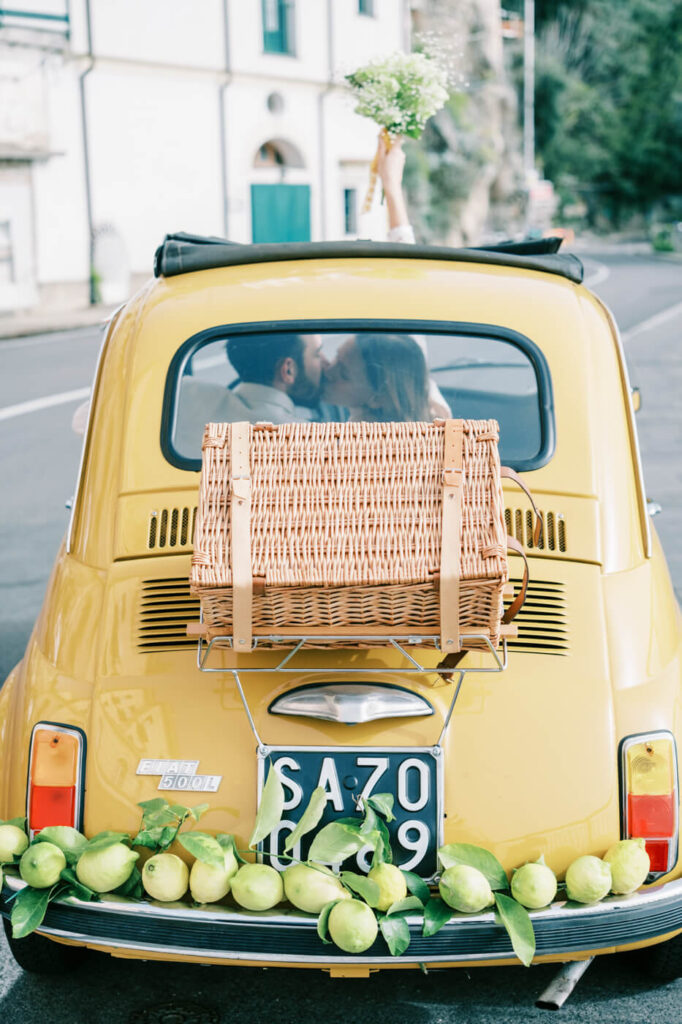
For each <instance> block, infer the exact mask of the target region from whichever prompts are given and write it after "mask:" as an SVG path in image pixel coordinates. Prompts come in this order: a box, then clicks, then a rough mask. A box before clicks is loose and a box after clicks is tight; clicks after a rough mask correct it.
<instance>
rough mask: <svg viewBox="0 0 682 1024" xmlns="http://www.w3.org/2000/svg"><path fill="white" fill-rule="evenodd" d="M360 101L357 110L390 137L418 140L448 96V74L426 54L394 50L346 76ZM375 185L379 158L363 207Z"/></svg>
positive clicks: (352, 91) (374, 167) (370, 196)
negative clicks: (403, 136) (387, 55)
mask: <svg viewBox="0 0 682 1024" xmlns="http://www.w3.org/2000/svg"><path fill="white" fill-rule="evenodd" d="M346 80H347V82H348V84H349V86H350V90H351V93H352V94H353V96H354V98H355V99H356V101H357V105H356V107H355V112H356V113H357V114H361V115H362V116H363V117H370V118H371V119H372V120H373V121H374V122H375V123H376V124H378V125H379V127H380V128H382V129H383V131H384V138H385V141H386V144H387V145H389V146H390V140H391V138H392V137H393V138H395V137H396V136H398V135H407V136H408V137H409V138H411V139H418V138H419V136H420V135H421V133H422V131H423V130H424V126H425V125H426V122H427V121H428V120H429V118H430V117H433V115H434V114H435V113H437V111H439V110H440V109H441V107H442V106H443V105H444V103H445V101H446V100H447V98H448V89H447V83H448V76H447V72H446V71H445V69H444V68H443V67H441V65H440V64H439V63H438V62H437V61H436V60H434V59H433V58H431V57H429V56H428V55H427V54H425V53H394V54H391V56H390V57H385V58H384V59H382V60H374V61H371V62H370V63H369V64H366V65H365V66H364V67H362V68H358V70H357V71H354V72H353V73H352V74H350V75H346ZM375 184H376V157H375V158H374V160H373V161H372V168H371V172H370V186H369V191H368V193H367V199H366V200H365V206H364V210H365V211H367V210H368V209H369V207H370V206H371V203H372V197H373V195H374V186H375Z"/></svg>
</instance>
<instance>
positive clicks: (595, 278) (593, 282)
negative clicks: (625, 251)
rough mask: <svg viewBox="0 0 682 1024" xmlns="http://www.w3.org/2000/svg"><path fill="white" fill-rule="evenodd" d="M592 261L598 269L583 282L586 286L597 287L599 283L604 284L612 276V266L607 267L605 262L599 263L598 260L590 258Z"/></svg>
mask: <svg viewBox="0 0 682 1024" xmlns="http://www.w3.org/2000/svg"><path fill="white" fill-rule="evenodd" d="M590 263H593V264H594V266H595V267H596V268H597V269H596V270H595V272H594V273H593V274H590V276H589V277H586V278H585V280H584V281H583V284H584V285H585V287H586V288H596V287H597V285H598V284H602V282H604V281H606V279H607V278H609V277H610V276H611V268H610V267H607V266H606V264H605V263H597V261H596V260H590Z"/></svg>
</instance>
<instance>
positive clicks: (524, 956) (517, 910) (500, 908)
mask: <svg viewBox="0 0 682 1024" xmlns="http://www.w3.org/2000/svg"><path fill="white" fill-rule="evenodd" d="M495 903H496V906H497V911H496V914H495V917H496V918H497V923H498V924H501V925H503V927H505V928H506V929H507V934H508V935H509V938H510V939H511V944H512V946H513V948H514V952H515V953H516V955H517V957H518V958H519V960H520V961H521V963H522V964H524V965H525V966H526V967H530V965H531V962H532V960H533V956H534V955H535V932H534V931H533V922H532V921H531V919H530V915H529V913H528V911H527V910H526V908H525V907H522V906H521V904H520V903H517V901H516V900H514V899H512V898H511V896H504V895H503V894H502V893H499V892H496V893H495Z"/></svg>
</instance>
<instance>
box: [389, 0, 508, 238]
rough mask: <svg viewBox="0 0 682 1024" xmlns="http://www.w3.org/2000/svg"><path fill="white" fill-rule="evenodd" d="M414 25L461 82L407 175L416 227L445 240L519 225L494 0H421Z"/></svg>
mask: <svg viewBox="0 0 682 1024" xmlns="http://www.w3.org/2000/svg"><path fill="white" fill-rule="evenodd" d="M413 31H414V36H415V39H416V41H417V42H418V40H419V38H420V36H424V35H425V36H426V37H427V39H428V40H429V41H431V42H432V41H434V40H435V43H436V46H437V47H442V49H443V50H444V51H445V53H446V55H448V56H449V61H450V63H451V65H452V66H453V69H454V71H455V73H456V77H457V78H459V79H460V83H461V84H460V86H459V87H457V86H456V87H455V92H454V95H453V99H452V101H451V103H450V104H449V105H448V107H447V108H446V109H444V110H443V111H441V112H440V113H439V114H438V115H437V116H436V118H434V121H433V123H432V124H431V125H430V126H429V128H428V130H427V132H426V133H425V135H424V137H423V140H422V143H421V147H422V148H423V149H424V153H423V154H420V155H419V156H418V157H417V158H416V161H417V163H418V164H419V166H420V171H419V172H415V171H414V167H413V171H412V174H411V176H409V177H408V180H407V185H408V192H409V193H410V197H411V199H412V201H413V204H414V205H415V206H416V207H417V211H416V215H415V221H416V226H417V229H418V231H420V232H421V233H422V234H423V235H428V236H430V240H433V241H438V242H443V243H446V244H449V245H461V244H465V245H472V244H473V245H475V244H477V243H480V242H484V241H487V240H491V239H493V238H496V237H501V236H503V235H504V236H509V235H512V234H514V233H515V232H517V231H519V230H521V228H522V224H523V164H522V156H521V135H520V130H519V127H518V111H517V99H516V92H515V89H514V87H513V86H512V84H511V82H510V80H509V75H508V72H507V70H506V63H507V60H506V55H505V52H504V46H505V45H507V44H506V43H505V42H504V40H503V37H502V15H501V10H500V3H499V0H422V2H421V4H420V5H419V7H418V8H417V9H416V10H415V11H414V12H413ZM425 173H426V174H427V175H428V178H429V180H428V187H425V186H426V184H427V183H424V182H422V183H421V186H420V184H419V177H420V175H421V176H423V175H424V174H425ZM433 204H437V206H438V210H436V209H434V208H433ZM429 205H431V209H430V210H429V209H428V206H429Z"/></svg>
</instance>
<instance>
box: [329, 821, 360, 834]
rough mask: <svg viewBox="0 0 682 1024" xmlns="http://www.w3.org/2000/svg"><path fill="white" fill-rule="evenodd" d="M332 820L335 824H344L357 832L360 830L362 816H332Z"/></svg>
mask: <svg viewBox="0 0 682 1024" xmlns="http://www.w3.org/2000/svg"><path fill="white" fill-rule="evenodd" d="M334 821H335V822H336V824H337V825H345V826H346V828H349V829H350V830H351V832H357V833H358V834H359V833H360V832H361V831H362V825H363V822H364V818H334Z"/></svg>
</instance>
